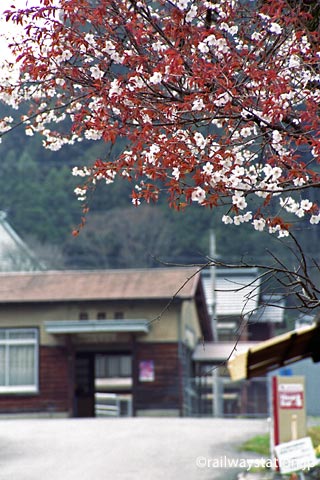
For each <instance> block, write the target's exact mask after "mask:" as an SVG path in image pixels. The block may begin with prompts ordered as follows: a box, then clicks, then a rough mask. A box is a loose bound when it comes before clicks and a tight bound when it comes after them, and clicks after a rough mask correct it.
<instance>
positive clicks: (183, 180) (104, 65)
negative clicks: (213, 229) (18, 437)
mask: <svg viewBox="0 0 320 480" xmlns="http://www.w3.org/2000/svg"><path fill="white" fill-rule="evenodd" d="M319 10H320V9H319V7H318V2H314V1H310V0H278V1H277V2H274V1H272V0H261V1H250V0H220V1H219V2H218V1H214V0H211V1H208V0H194V1H191V0H171V1H170V0H158V1H153V0H142V1H138V0H117V1H115V0H59V1H57V0H41V3H40V5H39V6H34V7H30V8H26V9H23V10H19V9H15V8H14V7H12V9H11V10H10V11H8V12H6V19H7V21H8V22H11V23H14V24H17V25H19V26H20V27H21V32H22V33H21V35H20V36H18V35H16V36H15V38H14V39H12V41H11V50H12V53H13V56H14V58H15V60H14V61H12V60H11V61H9V62H8V63H7V64H6V66H5V68H2V73H1V76H2V78H1V86H0V98H1V100H2V101H3V102H5V103H7V104H9V105H11V106H12V107H13V109H19V107H20V106H21V105H22V104H24V103H26V104H27V105H28V109H29V110H28V114H27V115H24V116H22V117H21V118H19V119H18V121H16V120H13V118H14V115H13V116H12V117H6V118H3V119H2V121H1V132H2V134H4V133H6V132H8V131H9V130H10V129H12V128H14V127H15V125H16V124H17V123H23V124H24V125H25V133H26V135H34V134H35V133H39V134H41V135H42V136H43V143H44V146H45V147H46V148H48V149H51V150H57V149H60V148H61V147H62V146H63V145H65V144H73V143H75V142H81V141H82V140H84V139H87V140H93V141H97V140H103V141H104V142H106V143H107V144H110V143H114V142H116V141H117V139H119V138H122V139H125V141H126V147H125V148H124V149H123V151H122V152H121V154H120V155H119V156H118V157H117V158H115V159H112V160H110V159H109V158H100V159H88V164H87V165H86V166H85V167H78V168H74V170H73V174H74V175H77V176H79V177H80V179H79V187H78V188H77V189H76V191H75V193H76V194H77V195H78V198H79V200H80V201H82V202H83V205H84V211H86V209H87V199H88V194H89V192H90V191H91V190H92V189H94V187H95V184H96V183H97V182H105V183H106V184H110V183H112V182H113V181H114V180H115V178H116V177H119V176H120V177H122V178H123V179H124V180H127V181H131V182H132V185H133V190H132V203H133V204H134V205H137V206H138V205H139V204H140V203H142V202H147V203H149V202H156V201H157V200H158V198H159V197H160V195H166V196H167V197H168V201H169V205H170V207H173V208H176V209H183V208H186V207H188V205H190V204H192V203H194V202H195V203H197V204H199V205H200V206H201V207H203V208H205V207H209V208H216V207H222V213H221V218H222V221H223V222H224V223H225V224H234V225H241V224H243V223H250V224H252V226H253V228H254V229H255V230H258V231H263V230H265V231H268V232H269V233H270V234H276V235H277V236H279V237H286V236H289V235H290V229H291V227H292V225H296V224H297V223H298V222H302V221H303V222H306V221H307V222H310V223H311V224H318V223H319V221H320V210H319V205H318V203H317V201H316V198H317V196H316V189H317V188H318V187H319V185H320V173H319V165H318V164H319V158H320V135H319V133H320V119H319V101H320V72H319V61H320V47H319V45H320V43H319V18H320V12H319ZM15 122H17V123H15Z"/></svg>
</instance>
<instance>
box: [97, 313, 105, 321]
mask: <svg viewBox="0 0 320 480" xmlns="http://www.w3.org/2000/svg"><path fill="white" fill-rule="evenodd" d="M106 318H107V315H106V312H98V313H97V320H105V319H106Z"/></svg>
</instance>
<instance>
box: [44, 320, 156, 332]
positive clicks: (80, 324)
mask: <svg viewBox="0 0 320 480" xmlns="http://www.w3.org/2000/svg"><path fill="white" fill-rule="evenodd" d="M44 327H45V330H46V332H47V333H52V334H66V333H67V334H68V333H69V334H71V333H148V332H149V329H150V322H149V321H148V320H123V319H121V320H51V321H47V322H45V323H44Z"/></svg>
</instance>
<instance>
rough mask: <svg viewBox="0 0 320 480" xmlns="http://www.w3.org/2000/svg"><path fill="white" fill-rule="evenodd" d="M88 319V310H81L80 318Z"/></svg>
mask: <svg viewBox="0 0 320 480" xmlns="http://www.w3.org/2000/svg"><path fill="white" fill-rule="evenodd" d="M88 319H89V315H88V312H80V313H79V320H88Z"/></svg>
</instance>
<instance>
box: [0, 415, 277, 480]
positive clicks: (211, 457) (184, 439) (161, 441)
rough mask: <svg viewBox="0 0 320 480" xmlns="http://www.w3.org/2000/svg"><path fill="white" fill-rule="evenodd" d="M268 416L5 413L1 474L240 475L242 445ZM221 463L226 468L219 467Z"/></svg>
mask: <svg viewBox="0 0 320 480" xmlns="http://www.w3.org/2000/svg"><path fill="white" fill-rule="evenodd" d="M267 431H268V422H267V420H246V419H226V420H225V419H193V418H192V419H187V418H186V419H184V418H170V419H169V418H152V419H151V418H129V419H125V418H114V419H32V420H30V419H28V420H18V419H10V420H0V480H198V479H199V480H209V479H226V480H229V479H230V480H231V479H234V478H235V477H236V473H237V472H240V471H241V470H243V468H242V466H241V465H240V468H239V467H238V468H228V467H227V468H226V467H225V465H228V464H229V462H230V460H231V461H232V459H233V461H240V460H241V461H244V459H247V458H253V456H252V455H250V454H248V453H241V452H239V451H238V446H239V445H240V444H241V443H242V442H243V441H244V440H246V439H248V438H250V437H251V436H253V435H256V434H263V433H266V432H267ZM219 467H221V468H219Z"/></svg>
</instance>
